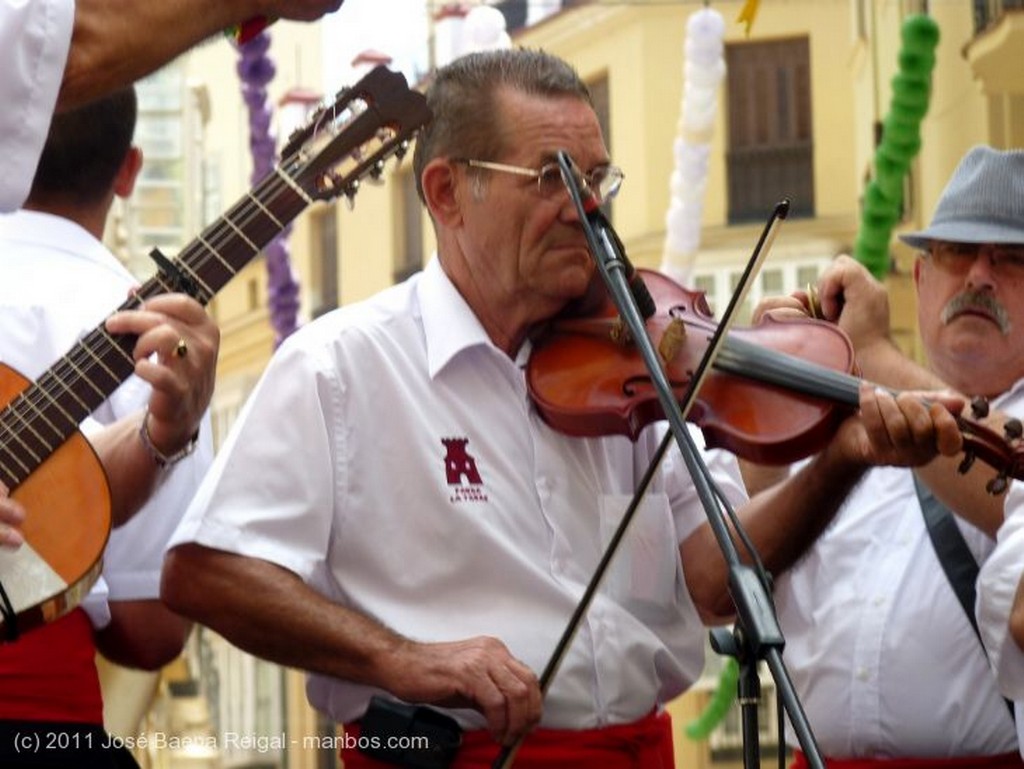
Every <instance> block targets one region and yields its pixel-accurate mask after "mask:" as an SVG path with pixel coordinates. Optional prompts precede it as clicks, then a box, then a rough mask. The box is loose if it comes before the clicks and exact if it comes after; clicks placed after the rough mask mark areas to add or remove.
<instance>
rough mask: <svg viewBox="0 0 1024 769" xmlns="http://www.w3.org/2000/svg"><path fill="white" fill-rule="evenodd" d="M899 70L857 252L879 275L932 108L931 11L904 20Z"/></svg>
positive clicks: (934, 36) (935, 33) (934, 31)
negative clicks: (910, 169)
mask: <svg viewBox="0 0 1024 769" xmlns="http://www.w3.org/2000/svg"><path fill="white" fill-rule="evenodd" d="M901 39H902V43H903V45H902V48H901V50H900V53H899V59H898V61H899V72H897V73H896V75H895V77H893V79H892V103H891V104H890V105H889V114H888V115H887V116H886V118H885V120H884V121H883V123H882V140H881V142H879V144H878V148H877V149H876V150H875V178H874V179H872V180H871V182H870V183H869V184H868V188H867V190H866V191H865V193H864V203H863V209H862V212H861V223H860V230H859V231H858V233H857V240H856V241H855V242H854V244H853V255H854V257H855V258H856V259H857V261H859V262H860V263H861V264H863V265H864V266H865V267H867V268H868V269H869V270H870V271H871V273H872V274H873V275H874V276H875V277H876V278H881V277H883V276H884V275H885V273H886V272H888V270H889V240H890V238H891V236H892V229H893V227H894V226H895V225H896V222H897V221H898V220H899V215H900V204H901V202H902V200H903V179H904V177H906V175H907V171H908V170H909V168H910V162H911V161H912V160H913V159H914V156H915V155H917V153H918V152H919V151H920V149H921V120H922V119H923V118H924V116H925V113H927V112H928V101H929V98H930V97H931V88H932V70H933V69H934V68H935V46H937V45H938V43H939V27H938V25H937V24H936V23H935V22H934V21H933V20H932V18H931V17H930V16H924V15H920V14H917V15H913V16H908V17H907V19H906V20H905V21H904V22H903V28H902V35H901Z"/></svg>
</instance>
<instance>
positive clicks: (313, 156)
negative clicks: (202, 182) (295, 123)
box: [280, 66, 432, 202]
mask: <svg viewBox="0 0 1024 769" xmlns="http://www.w3.org/2000/svg"><path fill="white" fill-rule="evenodd" d="M431 117H432V116H431V114H430V110H429V108H428V107H427V101H426V97H424V96H423V94H421V93H419V92H417V91H414V90H411V89H410V88H409V86H408V84H407V83H406V80H405V77H404V76H403V75H402V74H400V73H396V72H392V71H390V70H389V69H387V68H386V67H383V66H380V67H376V68H375V69H373V70H372V71H370V73H369V74H367V75H366V76H365V77H363V78H362V79H361V80H360V81H359V82H357V83H356V84H355V85H353V86H351V87H348V88H344V89H342V90H341V91H339V92H338V94H337V96H336V98H335V100H334V102H333V103H332V104H330V105H326V106H323V107H320V108H318V109H317V110H316V112H314V113H313V115H312V117H311V118H310V120H309V122H308V124H307V125H306V126H305V127H304V128H301V129H299V130H298V131H296V132H295V133H294V134H292V136H291V137H289V140H288V144H287V146H286V147H285V148H284V150H283V151H282V152H281V157H282V161H281V165H280V171H281V172H282V173H285V174H287V175H288V176H289V177H290V178H291V180H292V181H293V182H294V183H295V184H296V185H297V186H298V187H299V188H301V189H302V190H303V191H304V193H305V194H306V195H307V196H309V198H312V199H314V200H329V199H331V198H335V197H337V196H338V195H345V196H346V197H347V198H348V199H349V201H350V202H351V201H352V200H353V198H354V197H355V194H356V192H357V191H358V190H359V185H360V183H361V182H362V180H363V179H364V178H365V177H367V176H369V177H370V178H372V179H377V178H379V177H380V175H381V174H382V173H383V171H384V165H385V161H386V160H387V159H388V158H389V157H390V156H392V155H394V156H395V157H397V158H398V159H401V158H402V156H404V155H405V153H406V151H407V150H408V148H409V145H410V143H411V142H412V139H413V137H414V136H415V134H416V132H417V131H418V130H419V129H420V128H422V127H423V126H424V125H426V124H427V123H428V122H429V121H430V119H431Z"/></svg>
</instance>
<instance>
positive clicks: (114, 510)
mask: <svg viewBox="0 0 1024 769" xmlns="http://www.w3.org/2000/svg"><path fill="white" fill-rule="evenodd" d="M141 418H142V414H141V412H140V413H139V414H134V415H132V416H129V417H124V418H123V419H120V420H118V421H117V422H115V423H113V424H111V425H108V426H107V427H104V428H103V429H102V430H99V431H98V432H96V433H95V434H93V435H90V436H89V442H90V443H91V444H92V447H93V449H94V450H95V451H96V455H97V456H98V457H99V460H100V462H101V463H102V464H103V469H104V471H105V472H106V475H107V481H108V483H109V486H110V506H111V521H112V524H113V525H114V526H120V525H122V524H124V523H126V522H127V521H128V520H129V519H130V518H131V517H132V516H133V515H134V514H135V513H136V512H137V511H138V510H139V509H140V508H141V507H142V506H143V505H144V504H145V503H146V501H147V500H148V499H149V497H150V495H151V494H152V493H153V490H154V488H156V484H157V482H158V481H159V478H160V472H161V470H160V468H159V467H157V464H156V462H154V461H153V455H152V454H151V453H150V452H149V450H148V449H147V448H146V447H145V446H144V445H143V444H142V440H141V439H140V438H139V434H138V433H139V423H140V420H141Z"/></svg>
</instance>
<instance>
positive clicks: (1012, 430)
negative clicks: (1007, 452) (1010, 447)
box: [1003, 418, 1024, 441]
mask: <svg viewBox="0 0 1024 769" xmlns="http://www.w3.org/2000/svg"><path fill="white" fill-rule="evenodd" d="M1003 434H1004V435H1005V436H1006V439H1007V440H1008V441H1015V440H1018V439H1019V438H1020V437H1021V435H1022V434H1024V425H1021V422H1020V420H1019V419H1017V418H1013V419H1007V420H1006V424H1004V425H1003Z"/></svg>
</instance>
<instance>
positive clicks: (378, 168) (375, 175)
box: [369, 160, 384, 184]
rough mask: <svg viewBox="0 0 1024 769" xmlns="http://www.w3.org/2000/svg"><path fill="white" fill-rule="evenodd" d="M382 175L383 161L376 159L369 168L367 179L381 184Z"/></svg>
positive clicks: (382, 180) (382, 181)
mask: <svg viewBox="0 0 1024 769" xmlns="http://www.w3.org/2000/svg"><path fill="white" fill-rule="evenodd" d="M383 175H384V161H383V160H378V161H377V162H376V163H374V164H373V168H371V169H370V173H369V179H370V181H371V182H373V183H374V184H383V183H384V179H383V178H382V177H383Z"/></svg>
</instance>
